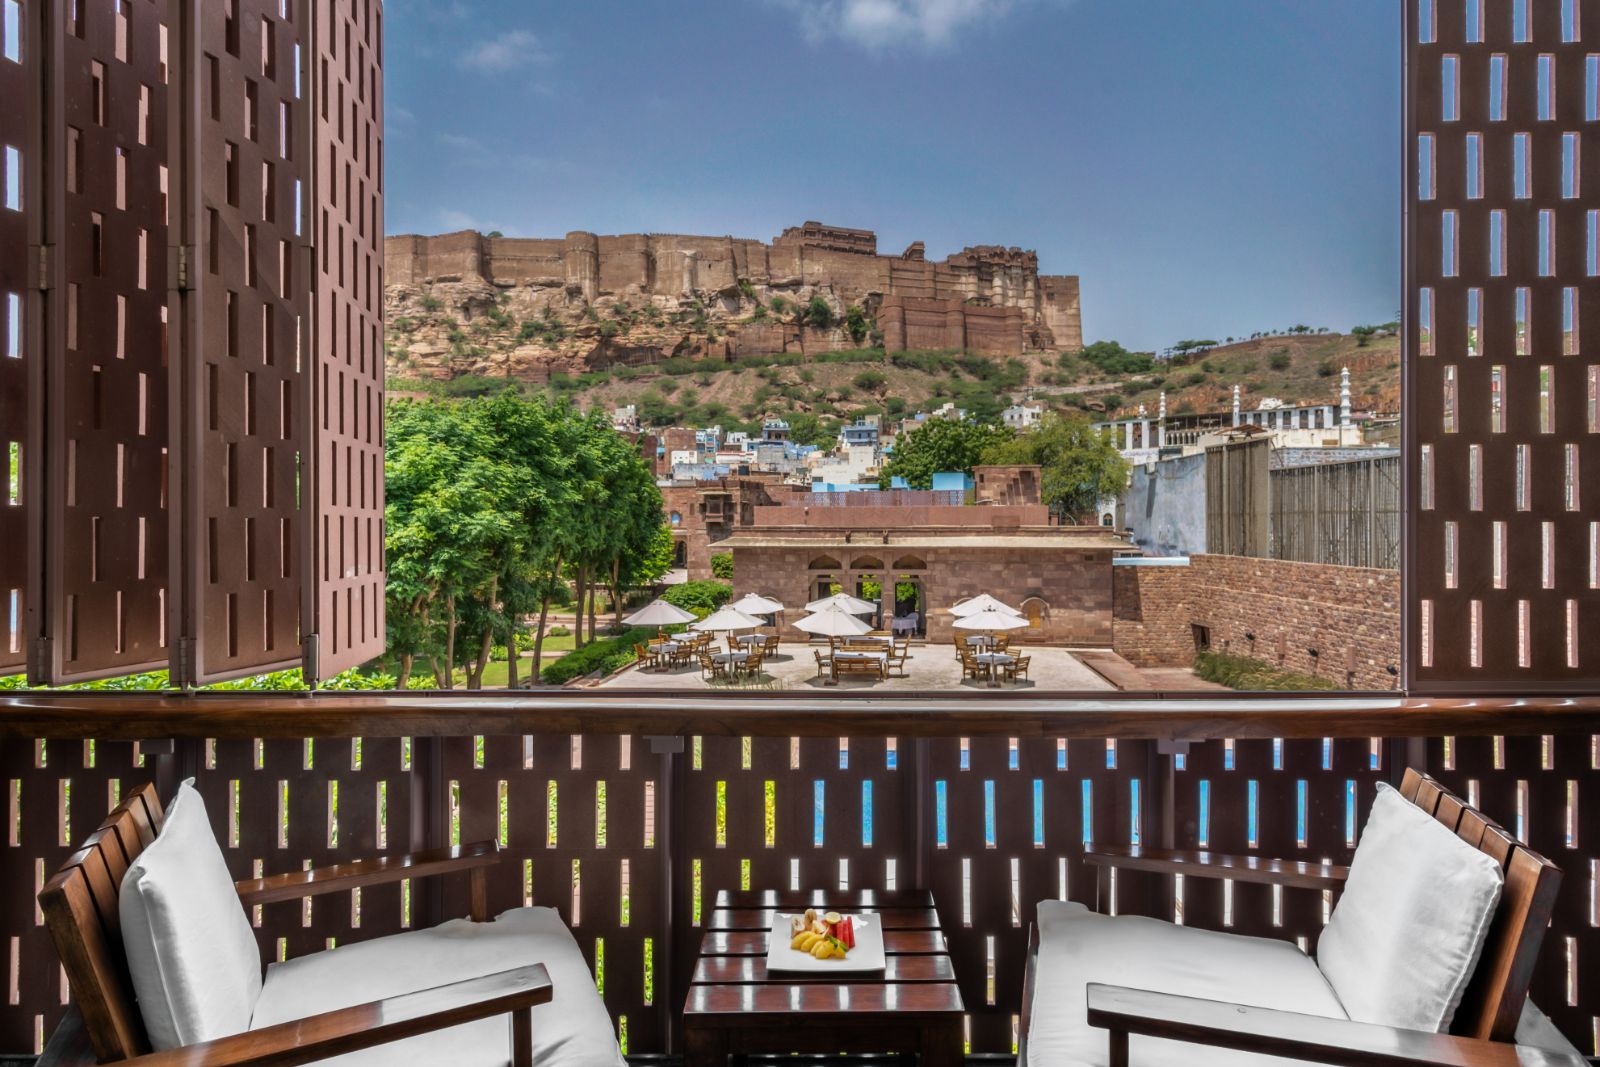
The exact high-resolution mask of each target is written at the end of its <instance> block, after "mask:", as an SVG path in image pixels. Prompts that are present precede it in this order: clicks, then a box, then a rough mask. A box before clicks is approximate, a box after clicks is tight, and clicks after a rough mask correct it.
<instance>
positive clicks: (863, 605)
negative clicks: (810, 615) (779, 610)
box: [806, 593, 878, 615]
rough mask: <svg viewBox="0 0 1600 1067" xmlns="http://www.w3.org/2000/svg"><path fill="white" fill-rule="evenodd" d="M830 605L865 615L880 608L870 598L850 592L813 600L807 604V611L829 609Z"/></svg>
mask: <svg viewBox="0 0 1600 1067" xmlns="http://www.w3.org/2000/svg"><path fill="white" fill-rule="evenodd" d="M830 607H837V608H839V610H841V611H845V612H848V613H849V614H851V615H865V614H867V613H868V612H873V611H877V610H878V605H876V604H874V603H872V601H870V600H862V599H861V598H860V597H853V596H851V595H850V594H849V593H835V594H833V595H832V596H825V597H823V598H822V599H821V600H813V601H812V602H811V603H809V604H807V605H806V610H807V611H827V610H828V609H829V608H830Z"/></svg>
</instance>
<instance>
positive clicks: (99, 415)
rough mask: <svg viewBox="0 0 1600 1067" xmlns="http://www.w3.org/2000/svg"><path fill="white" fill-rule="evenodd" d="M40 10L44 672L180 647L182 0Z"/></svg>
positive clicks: (143, 660) (112, 670)
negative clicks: (169, 585)
mask: <svg viewBox="0 0 1600 1067" xmlns="http://www.w3.org/2000/svg"><path fill="white" fill-rule="evenodd" d="M26 10H27V11H28V15H27V18H28V20H30V21H32V20H37V23H36V30H37V37H36V38H35V41H34V43H35V44H36V45H37V46H38V49H39V52H38V56H39V58H40V59H41V61H47V62H48V70H46V71H45V73H44V74H43V77H44V78H45V81H44V85H43V90H42V92H41V94H40V95H39V96H37V97H35V99H36V100H42V101H43V107H42V110H41V112H40V114H39V121H40V122H41V123H42V125H41V126H40V138H41V140H40V142H39V143H38V150H37V154H38V156H40V157H41V158H39V159H38V166H39V170H38V171H36V172H35V174H36V177H37V179H38V180H39V182H40V184H39V185H37V186H36V187H35V188H34V189H33V193H34V198H33V202H32V205H31V207H30V211H37V212H40V213H41V216H40V223H39V226H38V228H37V234H38V236H37V238H36V239H37V240H38V241H40V242H42V243H43V244H45V245H48V246H50V248H51V254H50V255H48V256H46V257H44V267H43V270H42V271H41V272H40V273H41V274H42V275H43V277H41V278H40V279H39V281H40V282H42V283H43V286H44V288H43V289H42V290H41V291H39V292H38V293H36V294H35V298H34V306H33V311H32V319H31V322H32V325H33V327H34V329H32V330H31V331H29V336H30V337H31V339H32V340H33V341H34V343H35V345H36V347H37V348H38V351H39V352H40V355H41V356H42V357H45V358H46V362H45V366H44V367H43V368H42V378H40V379H36V381H37V382H38V383H39V385H40V387H41V388H42V391H40V392H38V393H36V394H35V395H36V396H39V397H42V400H43V403H42V405H41V406H40V407H39V408H38V409H37V414H39V415H41V416H43V417H44V426H43V433H42V435H41V436H39V437H37V438H36V441H37V443H36V445H35V448H37V449H39V450H41V451H42V456H40V457H37V458H38V459H40V460H42V465H40V464H37V463H32V462H30V464H29V466H30V467H31V468H32V469H33V470H34V473H35V475H36V476H42V477H39V480H38V481H37V482H36V484H35V486H34V487H33V488H34V489H37V490H39V492H38V493H33V494H32V495H33V499H34V500H35V501H36V502H37V503H40V504H42V505H43V507H44V514H43V518H42V526H41V527H40V531H39V536H40V540H39V541H38V542H35V544H36V545H37V547H38V549H39V551H38V552H37V553H36V554H35V555H34V556H33V557H32V558H31V564H32V566H31V571H32V573H31V574H30V576H29V580H30V582H31V583H32V585H31V586H30V593H29V596H28V599H29V602H30V603H31V604H33V605H34V606H35V608H36V609H37V613H36V614H35V616H34V625H33V627H32V628H31V631H30V632H31V634H32V635H35V636H38V637H40V638H43V640H42V642H41V644H40V646H39V647H38V648H37V649H36V650H35V655H34V663H33V673H34V675H35V676H36V680H39V681H48V682H51V683H55V684H59V683H62V682H68V681H75V680H83V679H89V678H98V677H105V676H107V675H118V674H128V673H131V672H134V671H139V670H145V669H149V668H153V667H159V666H162V665H164V663H165V661H166V658H167V640H166V637H167V630H166V619H165V617H164V611H165V609H166V606H167V605H166V601H165V599H164V589H165V585H166V578H167V568H168V561H167V523H168V518H167V510H166V505H167V498H166V493H167V468H166V460H167V453H166V449H167V402H168V400H167V389H168V376H167V352H166V348H165V345H166V334H165V323H166V309H165V304H166V284H167V278H166V271H165V263H166V259H165V256H166V247H167V241H168V227H167V197H166V192H165V184H164V183H165V181H166V173H165V168H166V164H167V162H168V149H169V143H168V139H167V136H166V124H165V123H164V122H163V121H162V116H164V114H165V109H166V106H167V102H168V68H167V66H166V64H165V63H164V62H163V60H162V54H163V50H162V47H161V40H162V35H163V33H164V32H165V31H166V30H167V29H168V27H169V25H170V17H171V12H170V8H169V5H168V3H167V0H158V2H152V3H141V4H130V5H123V6H119V5H115V4H94V5H85V6H82V7H81V8H80V9H79V10H78V17H77V19H76V20H69V18H68V16H67V12H66V10H65V9H64V8H61V7H60V6H57V5H43V4H29V5H26ZM31 492H32V491H31V490H30V493H31Z"/></svg>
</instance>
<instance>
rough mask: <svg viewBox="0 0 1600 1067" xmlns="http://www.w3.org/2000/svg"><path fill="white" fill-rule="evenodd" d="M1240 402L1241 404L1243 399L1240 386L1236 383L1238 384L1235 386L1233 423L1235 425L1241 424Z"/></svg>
mask: <svg viewBox="0 0 1600 1067" xmlns="http://www.w3.org/2000/svg"><path fill="white" fill-rule="evenodd" d="M1240 404H1241V401H1240V399H1239V387H1238V386H1237V385H1236V386H1234V387H1233V424H1234V425H1235V426H1237V425H1239V407H1240Z"/></svg>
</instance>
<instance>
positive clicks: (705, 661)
mask: <svg viewBox="0 0 1600 1067" xmlns="http://www.w3.org/2000/svg"><path fill="white" fill-rule="evenodd" d="M696 655H698V656H699V657H700V677H702V678H710V679H712V680H713V681H715V680H716V679H718V678H726V677H728V665H727V664H726V663H718V662H717V661H716V660H714V659H712V658H711V653H710V651H708V650H707V649H706V648H705V647H704V646H702V647H701V648H700V649H698V650H697V652H696Z"/></svg>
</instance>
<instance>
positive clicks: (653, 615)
mask: <svg viewBox="0 0 1600 1067" xmlns="http://www.w3.org/2000/svg"><path fill="white" fill-rule="evenodd" d="M622 621H623V622H624V623H626V624H627V625H629V626H676V625H677V624H678V623H680V622H694V612H692V611H684V610H683V609H682V608H680V607H678V605H676V604H672V603H669V602H667V601H665V600H662V599H661V598H660V597H657V598H656V599H655V600H652V601H650V603H648V604H646V605H645V606H644V607H642V608H640V609H639V610H638V611H636V612H634V613H633V614H632V615H629V616H628V617H627V618H626V619H623V620H622Z"/></svg>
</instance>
